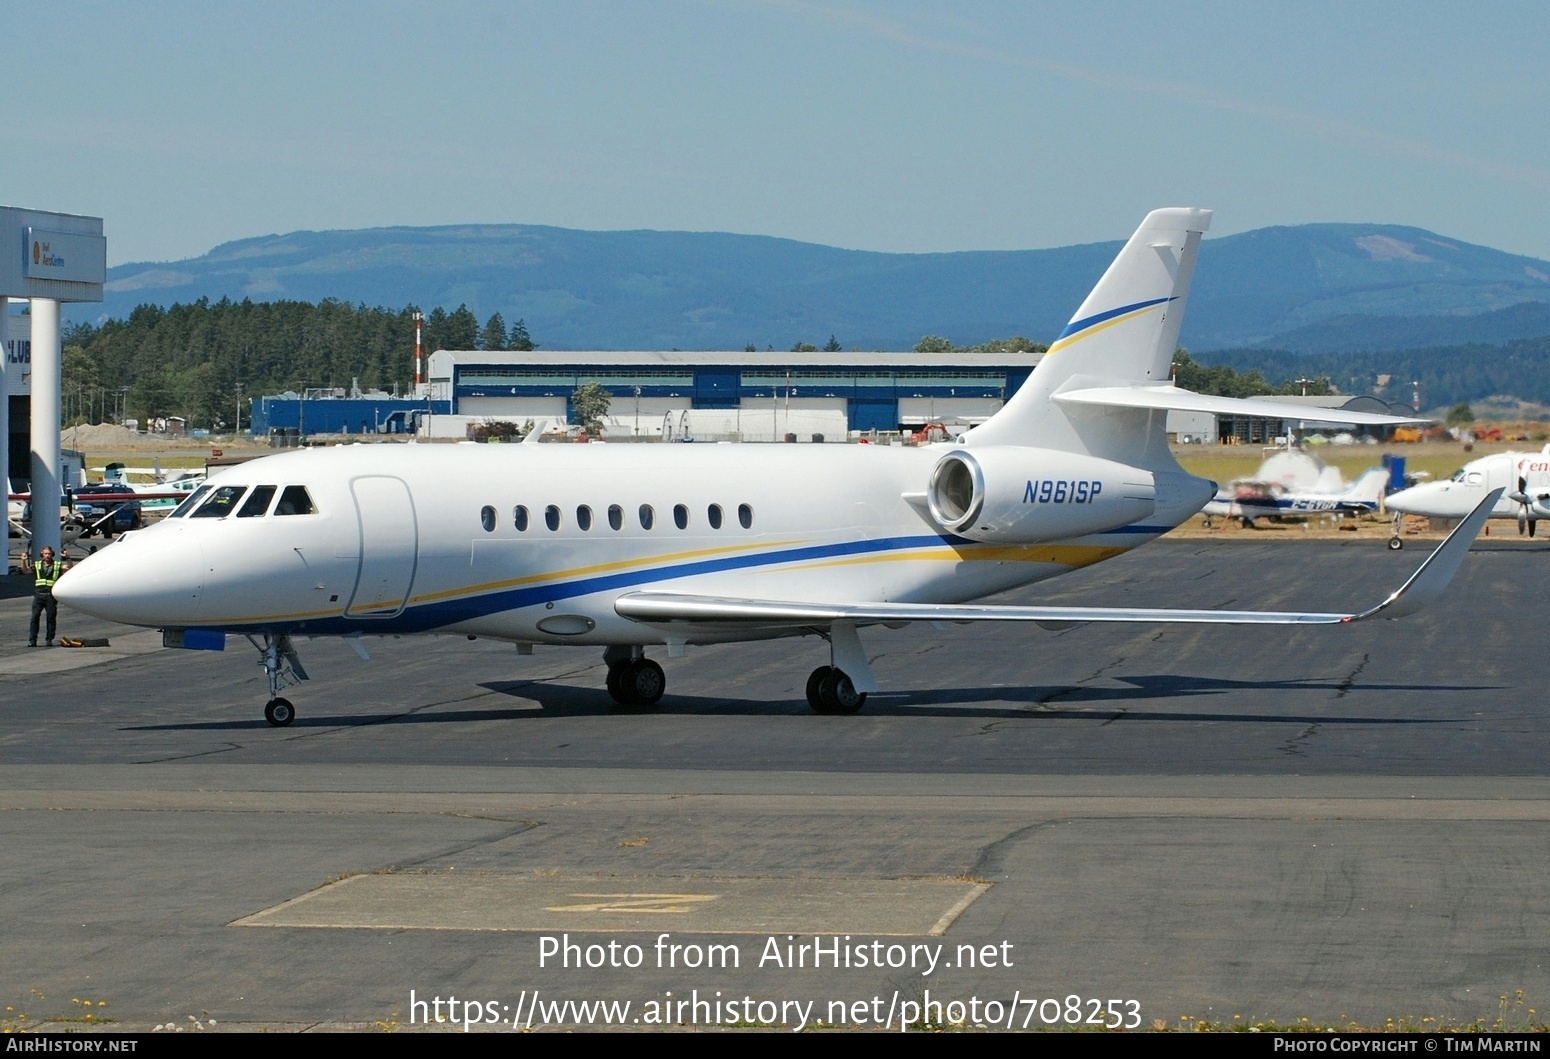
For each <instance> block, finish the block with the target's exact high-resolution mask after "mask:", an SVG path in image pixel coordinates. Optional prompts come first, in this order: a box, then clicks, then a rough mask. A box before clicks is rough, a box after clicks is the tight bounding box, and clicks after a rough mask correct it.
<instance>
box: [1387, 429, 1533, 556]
mask: <svg viewBox="0 0 1550 1059" xmlns="http://www.w3.org/2000/svg"><path fill="white" fill-rule="evenodd" d="M1493 492H1495V493H1498V494H1500V496H1499V498H1498V499H1497V501H1496V502H1495V504H1494V505H1492V507H1491V512H1490V517H1491V518H1513V519H1517V520H1518V532H1519V533H1522V532H1524V531H1525V530H1527V532H1528V535H1529V536H1530V537H1532V536H1533V535H1534V531H1535V530H1536V529H1537V528H1538V523H1539V520H1540V519H1542V518H1550V445H1546V446H1545V448H1544V450H1543V451H1540V452H1498V453H1496V454H1495V455H1493V456H1482V457H1480V458H1479V459H1478V460H1471V461H1470V462H1469V463H1466V464H1465V465H1464V466H1462V467H1460V468H1459V469H1458V470H1457V471H1454V472H1453V476H1452V477H1451V478H1448V479H1447V480H1446V481H1440V482H1422V483H1421V484H1420V485H1413V486H1411V487H1410V488H1409V489H1402V490H1400V491H1399V492H1397V493H1395V494H1394V495H1393V496H1391V497H1389V498H1388V499H1387V500H1386V501H1384V504H1385V506H1386V507H1387V508H1388V509H1389V510H1390V511H1393V512H1396V513H1397V514H1402V515H1424V516H1426V517H1427V518H1463V517H1464V516H1465V515H1467V514H1469V513H1470V512H1471V511H1473V510H1474V509H1475V508H1476V507H1477V506H1479V504H1480V502H1481V501H1482V500H1484V499H1485V497H1486V495H1487V494H1489V493H1493ZM1389 547H1390V548H1395V549H1397V548H1400V547H1403V542H1402V541H1400V538H1399V535H1398V533H1396V534H1395V535H1394V537H1393V539H1392V540H1390V541H1389Z"/></svg>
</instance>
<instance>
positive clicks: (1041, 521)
mask: <svg viewBox="0 0 1550 1059" xmlns="http://www.w3.org/2000/svg"><path fill="white" fill-rule="evenodd" d="M926 503H927V506H928V507H930V509H931V517H932V518H934V519H935V520H936V521H937V524H938V525H940V526H941V527H942V528H943V529H944V530H947V531H948V532H950V533H956V534H958V535H959V536H960V537H967V538H968V539H969V540H973V541H982V542H985V543H1005V544H1038V543H1041V542H1043V541H1053V540H1063V539H1065V538H1068V537H1080V536H1083V535H1084V534H1088V533H1102V532H1104V531H1106V530H1113V529H1118V528H1120V527H1121V526H1128V525H1130V524H1131V523H1133V522H1138V521H1140V520H1141V519H1144V518H1147V517H1148V516H1150V515H1151V514H1152V511H1153V509H1154V508H1155V507H1156V506H1157V485H1156V482H1155V480H1154V479H1153V477H1152V473H1151V472H1150V471H1144V470H1142V469H1141V468H1139V467H1130V466H1127V465H1126V464H1123V463H1115V462H1114V461H1113V460H1104V459H1099V458H1098V457H1096V456H1081V455H1075V454H1072V453H1069V452H1055V451H1052V450H1049V449H1031V448H1022V447H1018V446H1011V445H1008V446H995V447H992V448H986V449H977V450H975V451H973V452H970V451H969V450H967V449H955V450H953V451H952V452H949V453H948V454H947V455H945V456H943V457H942V458H941V459H940V460H938V461H937V465H936V467H935V468H934V469H933V470H932V472H931V484H930V486H929V488H928V489H927V490H926Z"/></svg>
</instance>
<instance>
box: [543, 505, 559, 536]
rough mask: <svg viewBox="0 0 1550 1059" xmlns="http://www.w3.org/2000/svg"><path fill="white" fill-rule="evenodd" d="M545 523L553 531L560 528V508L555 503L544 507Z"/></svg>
mask: <svg viewBox="0 0 1550 1059" xmlns="http://www.w3.org/2000/svg"><path fill="white" fill-rule="evenodd" d="M544 525H546V526H548V527H549V532H551V533H553V532H554V531H555V530H558V529H559V528H560V509H559V508H557V507H555V506H554V505H553V504H550V505H549V506H548V507H546V508H544Z"/></svg>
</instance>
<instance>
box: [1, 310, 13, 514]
mask: <svg viewBox="0 0 1550 1059" xmlns="http://www.w3.org/2000/svg"><path fill="white" fill-rule="evenodd" d="M10 337H11V299H9V298H7V297H6V296H5V295H3V294H0V481H4V482H5V488H6V491H7V493H9V491H10V490H11V489H12V488H13V486H12V485H11V381H10V380H11V372H10V368H11V343H10ZM7 511H9V507H7Z"/></svg>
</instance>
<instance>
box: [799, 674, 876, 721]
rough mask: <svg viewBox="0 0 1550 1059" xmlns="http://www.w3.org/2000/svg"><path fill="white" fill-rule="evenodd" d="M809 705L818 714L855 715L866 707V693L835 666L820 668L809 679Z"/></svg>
mask: <svg viewBox="0 0 1550 1059" xmlns="http://www.w3.org/2000/svg"><path fill="white" fill-rule="evenodd" d="M807 704H808V705H809V706H811V707H812V708H813V710H814V711H815V712H817V713H855V712H856V711H857V710H859V709H861V707H862V706H865V705H866V692H864V691H857V690H856V685H855V682H854V681H852V680H851V679H850V677H848V676H846V675H845V671H844V670H843V669H839V668H837V667H835V666H819V667H818V668H817V669H815V670H813V672H812V675H811V676H809V677H808V678H807Z"/></svg>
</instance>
